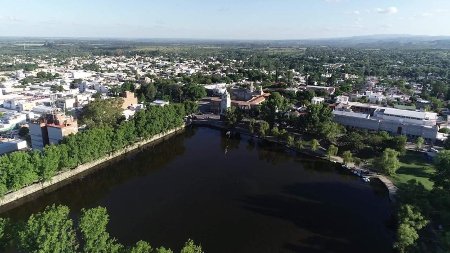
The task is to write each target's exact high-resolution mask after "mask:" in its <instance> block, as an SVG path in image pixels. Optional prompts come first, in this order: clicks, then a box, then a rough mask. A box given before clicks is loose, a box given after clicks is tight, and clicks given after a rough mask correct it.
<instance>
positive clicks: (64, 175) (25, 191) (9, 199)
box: [0, 126, 185, 209]
mask: <svg viewBox="0 0 450 253" xmlns="http://www.w3.org/2000/svg"><path fill="white" fill-rule="evenodd" d="M184 127H185V126H181V127H178V128H176V129H172V130H170V131H167V132H165V133H161V134H158V135H155V136H153V137H152V138H150V139H147V140H143V141H139V142H136V143H135V144H132V145H130V146H128V147H126V148H124V149H122V150H120V151H116V152H114V153H112V154H110V155H108V156H105V157H103V158H100V159H97V160H95V161H92V162H89V163H85V164H82V165H79V166H77V167H76V168H74V169H72V170H69V171H64V172H61V173H59V174H57V175H55V176H54V177H52V178H51V180H49V181H47V182H40V183H35V184H32V185H29V186H26V187H24V188H22V189H20V190H17V191H14V192H10V193H7V194H6V195H5V196H3V198H1V199H0V207H2V209H3V207H4V206H6V205H10V204H12V203H13V202H19V201H20V200H22V199H24V198H26V197H32V196H34V195H38V194H39V193H43V192H45V191H46V190H47V189H49V188H53V189H52V190H55V189H56V188H58V187H59V186H61V185H63V184H64V182H66V181H70V179H72V178H75V177H76V176H79V175H83V174H88V172H90V171H91V170H92V169H94V168H95V167H98V166H99V165H101V164H103V163H106V162H108V161H111V160H113V159H115V158H119V157H120V156H122V155H125V154H127V153H129V152H131V151H133V150H137V149H139V148H141V147H143V146H145V145H147V144H150V143H152V142H156V141H158V140H163V139H164V138H166V137H169V136H170V135H173V134H175V133H177V132H179V131H181V130H183V129H184ZM7 209H9V208H7Z"/></svg>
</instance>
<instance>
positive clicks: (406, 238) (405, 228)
mask: <svg viewBox="0 0 450 253" xmlns="http://www.w3.org/2000/svg"><path fill="white" fill-rule="evenodd" d="M417 239H419V235H418V234H417V231H416V230H415V229H414V228H413V227H411V226H410V225H408V224H400V225H399V227H398V229H397V241H396V242H395V243H394V248H396V249H397V250H398V251H399V252H400V253H405V252H408V251H407V249H408V248H409V247H410V246H412V245H414V243H415V241H416V240H417Z"/></svg>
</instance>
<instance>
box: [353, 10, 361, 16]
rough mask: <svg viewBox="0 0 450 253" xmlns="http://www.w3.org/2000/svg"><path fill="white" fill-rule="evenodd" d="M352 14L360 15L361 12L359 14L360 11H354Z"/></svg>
mask: <svg viewBox="0 0 450 253" xmlns="http://www.w3.org/2000/svg"><path fill="white" fill-rule="evenodd" d="M353 14H355V15H359V14H361V12H360V11H358V10H356V11H353Z"/></svg>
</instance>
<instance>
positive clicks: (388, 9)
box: [376, 6, 398, 14]
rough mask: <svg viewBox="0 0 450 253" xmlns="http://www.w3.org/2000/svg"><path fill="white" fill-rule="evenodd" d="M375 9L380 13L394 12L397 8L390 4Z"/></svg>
mask: <svg viewBox="0 0 450 253" xmlns="http://www.w3.org/2000/svg"><path fill="white" fill-rule="evenodd" d="M376 11H377V12H378V13H380V14H396V13H397V12H398V9H397V7H395V6H391V7H387V8H377V9H376Z"/></svg>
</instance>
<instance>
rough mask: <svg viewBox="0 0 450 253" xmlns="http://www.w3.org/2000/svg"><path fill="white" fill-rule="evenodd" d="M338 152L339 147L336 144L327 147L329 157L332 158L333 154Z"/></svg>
mask: <svg viewBox="0 0 450 253" xmlns="http://www.w3.org/2000/svg"><path fill="white" fill-rule="evenodd" d="M337 153H338V147H336V146H334V145H330V146H329V147H328V149H327V156H328V159H331V157H332V156H335V155H337Z"/></svg>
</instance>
